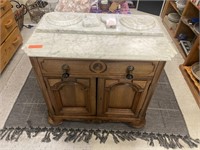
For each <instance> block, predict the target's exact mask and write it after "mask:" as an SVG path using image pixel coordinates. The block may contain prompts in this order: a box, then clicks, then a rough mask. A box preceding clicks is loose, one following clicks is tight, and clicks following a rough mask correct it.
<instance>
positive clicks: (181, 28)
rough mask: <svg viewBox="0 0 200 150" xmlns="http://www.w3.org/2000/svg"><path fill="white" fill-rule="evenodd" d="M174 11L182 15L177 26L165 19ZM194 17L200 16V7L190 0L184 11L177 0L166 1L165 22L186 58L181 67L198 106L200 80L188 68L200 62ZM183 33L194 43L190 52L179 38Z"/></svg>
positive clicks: (163, 17)
mask: <svg viewBox="0 0 200 150" xmlns="http://www.w3.org/2000/svg"><path fill="white" fill-rule="evenodd" d="M172 12H176V13H178V14H179V15H180V20H179V22H178V23H177V26H176V28H169V27H168V26H167V25H166V23H165V21H164V19H165V17H166V16H167V15H168V14H169V13H172ZM192 18H199V9H198V7H197V6H196V5H195V4H194V3H193V2H191V1H190V0H188V1H187V3H186V6H185V8H184V10H183V11H180V10H179V9H178V8H177V6H176V4H175V1H172V0H168V1H166V4H165V7H164V10H163V12H162V19H163V24H164V25H165V26H166V29H167V30H168V31H169V33H170V35H171V37H172V39H173V41H174V43H175V44H176V46H177V48H178V49H179V51H180V53H181V54H182V56H183V58H184V59H185V62H184V63H183V64H182V65H180V69H181V72H182V74H183V76H184V78H185V80H186V81H187V83H188V85H189V87H190V89H191V91H192V93H193V95H194V98H195V99H196V102H197V104H198V106H199V107H200V95H199V93H200V90H199V89H198V88H197V87H198V86H199V87H200V84H199V81H198V80H197V79H195V78H194V77H193V76H192V74H188V71H187V69H186V68H188V69H191V65H193V64H194V63H196V62H199V52H200V50H199V33H198V32H197V31H196V30H195V25H194V24H191V23H190V20H191V19H192ZM198 28H199V25H198ZM181 33H183V34H185V35H186V36H187V40H188V41H190V42H191V44H192V46H191V48H190V50H189V51H188V53H185V51H184V50H183V48H182V47H181V45H180V42H179V40H178V36H179V34H181Z"/></svg>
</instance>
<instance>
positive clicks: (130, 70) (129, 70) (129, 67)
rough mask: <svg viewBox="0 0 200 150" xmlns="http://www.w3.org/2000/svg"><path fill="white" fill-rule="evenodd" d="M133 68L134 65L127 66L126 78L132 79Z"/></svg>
mask: <svg viewBox="0 0 200 150" xmlns="http://www.w3.org/2000/svg"><path fill="white" fill-rule="evenodd" d="M133 70H134V67H133V66H128V67H127V75H126V78H127V79H129V80H130V79H133V73H132V72H133Z"/></svg>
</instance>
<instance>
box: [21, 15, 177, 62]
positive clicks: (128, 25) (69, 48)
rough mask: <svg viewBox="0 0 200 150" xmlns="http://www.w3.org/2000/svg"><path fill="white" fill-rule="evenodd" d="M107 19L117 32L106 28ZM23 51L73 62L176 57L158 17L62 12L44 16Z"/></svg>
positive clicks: (161, 59) (29, 54)
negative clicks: (111, 21)
mask: <svg viewBox="0 0 200 150" xmlns="http://www.w3.org/2000/svg"><path fill="white" fill-rule="evenodd" d="M107 18H115V19H116V21H117V26H116V28H114V29H113V28H112V29H110V28H106V26H105V23H104V21H105V20H106V19H107ZM23 49H24V51H25V52H26V54H27V55H28V56H30V57H59V58H70V59H110V60H145V61H148V60H155V61H157V60H159V61H167V60H171V58H173V57H174V56H175V54H176V51H175V49H174V48H173V46H172V43H171V42H170V41H169V40H168V38H167V37H166V36H165V34H164V32H163V30H162V28H161V27H160V25H159V23H158V21H157V19H156V18H155V17H152V16H149V15H121V14H91V13H87V14H85V13H63V12H53V13H48V14H45V15H44V16H43V18H42V19H41V21H40V22H39V24H38V26H37V28H36V29H35V31H34V33H33V34H32V35H31V37H30V38H29V40H28V41H27V43H26V44H24V45H23Z"/></svg>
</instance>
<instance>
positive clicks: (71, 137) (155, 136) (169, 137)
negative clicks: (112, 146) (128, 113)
mask: <svg viewBox="0 0 200 150" xmlns="http://www.w3.org/2000/svg"><path fill="white" fill-rule="evenodd" d="M24 132H26V134H27V137H28V138H33V137H36V136H37V135H38V134H39V133H41V132H45V135H44V137H43V138H42V140H41V142H46V143H48V142H51V140H52V139H53V140H55V141H59V140H60V138H61V137H63V136H64V137H65V139H64V141H65V142H73V143H75V142H81V141H84V142H86V143H89V141H90V140H91V139H92V136H94V137H95V140H99V142H100V143H106V141H107V139H108V137H109V135H111V136H112V137H113V140H114V142H115V143H116V144H117V143H119V142H120V141H135V140H136V139H141V140H145V141H147V142H148V144H149V145H150V146H155V144H154V143H155V141H158V143H159V145H160V146H161V147H164V148H166V149H169V148H172V149H175V148H180V149H181V148H183V145H182V144H181V143H182V142H184V143H186V144H187V145H188V146H189V147H190V148H196V147H198V145H199V144H200V140H199V139H193V138H191V137H190V136H188V135H186V136H182V135H175V134H166V133H165V134H160V133H147V132H139V131H130V132H128V131H120V130H117V131H114V130H110V131H108V130H100V129H96V130H94V129H90V130H86V129H72V128H70V129H66V128H53V127H51V128H46V127H45V128H41V127H37V128H34V127H32V126H29V128H20V127H17V128H13V127H12V128H3V129H1V130H0V140H3V139H5V140H6V141H15V142H17V141H18V140H19V138H20V136H21V135H22V134H23V133H24Z"/></svg>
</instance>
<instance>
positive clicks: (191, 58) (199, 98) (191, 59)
mask: <svg viewBox="0 0 200 150" xmlns="http://www.w3.org/2000/svg"><path fill="white" fill-rule="evenodd" d="M199 54H200V47H199V37H198V40H196V41H195V43H194V45H193V47H192V49H191V51H190V53H189V55H188V57H187V58H186V59H185V62H184V63H183V64H182V65H180V69H181V72H182V74H183V76H184V78H185V80H186V82H187V84H188V86H189V87H190V90H191V91H192V94H193V96H194V98H195V100H196V102H197V104H198V106H199V108H200V94H199V93H200V91H199V90H198V88H197V87H196V86H195V84H194V81H193V80H192V79H191V77H190V76H189V74H188V73H187V71H186V70H185V68H184V67H185V66H189V67H191V65H193V64H194V63H196V62H199ZM197 84H200V83H199V81H197Z"/></svg>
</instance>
